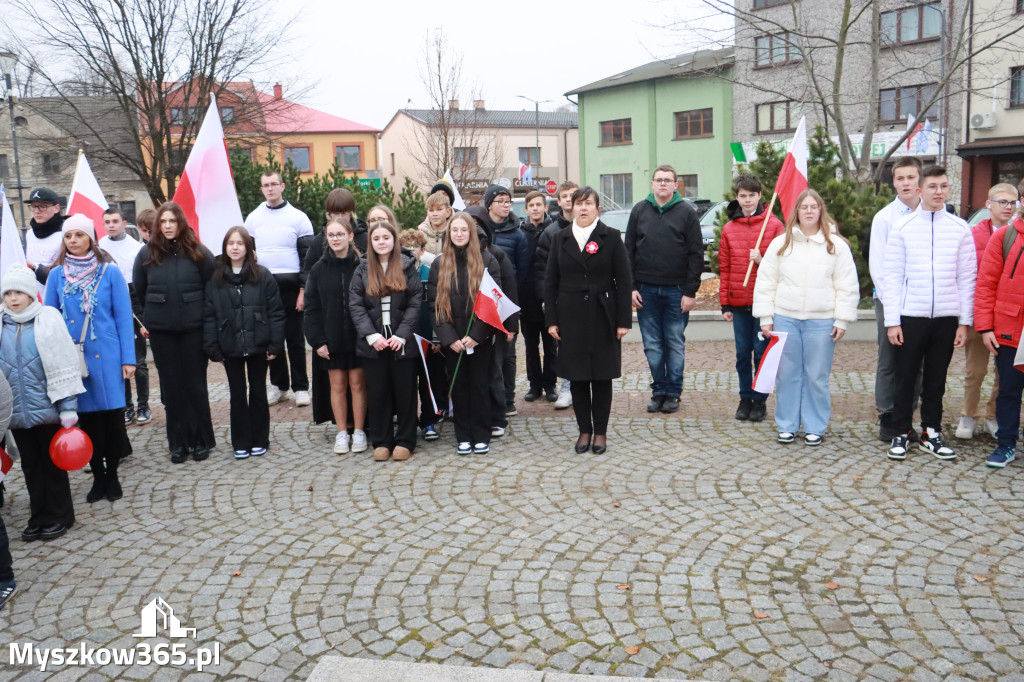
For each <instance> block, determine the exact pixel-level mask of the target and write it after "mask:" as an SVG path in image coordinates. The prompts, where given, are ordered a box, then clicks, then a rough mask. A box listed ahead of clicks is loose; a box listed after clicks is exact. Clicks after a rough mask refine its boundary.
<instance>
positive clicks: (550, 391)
mask: <svg viewBox="0 0 1024 682" xmlns="http://www.w3.org/2000/svg"><path fill="white" fill-rule="evenodd" d="M544 400H547V401H548V402H549V403H553V402H555V401H556V400H558V391H557V390H556V389H555V387H554V386H548V387H547V388H545V389H544Z"/></svg>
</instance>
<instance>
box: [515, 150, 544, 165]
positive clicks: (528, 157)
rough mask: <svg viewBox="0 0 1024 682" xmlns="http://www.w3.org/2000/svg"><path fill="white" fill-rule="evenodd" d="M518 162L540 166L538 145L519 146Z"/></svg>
mask: <svg viewBox="0 0 1024 682" xmlns="http://www.w3.org/2000/svg"><path fill="white" fill-rule="evenodd" d="M519 163H525V164H526V165H527V166H537V167H538V168H540V147H520V148H519Z"/></svg>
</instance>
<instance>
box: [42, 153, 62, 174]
mask: <svg viewBox="0 0 1024 682" xmlns="http://www.w3.org/2000/svg"><path fill="white" fill-rule="evenodd" d="M58 173H60V157H59V156H57V155H56V154H43V175H57V174H58Z"/></svg>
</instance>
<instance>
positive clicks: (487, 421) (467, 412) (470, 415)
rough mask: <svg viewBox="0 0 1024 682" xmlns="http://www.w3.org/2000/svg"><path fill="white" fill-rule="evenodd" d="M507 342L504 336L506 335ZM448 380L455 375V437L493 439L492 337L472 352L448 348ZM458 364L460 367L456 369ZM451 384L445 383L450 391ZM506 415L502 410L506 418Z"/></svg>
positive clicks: (463, 440) (471, 440)
mask: <svg viewBox="0 0 1024 682" xmlns="http://www.w3.org/2000/svg"><path fill="white" fill-rule="evenodd" d="M502 341H503V342H504V339H502ZM442 352H443V353H444V360H445V365H446V366H447V368H448V380H449V381H451V380H452V379H451V377H453V376H454V377H455V385H454V386H453V387H452V408H453V409H454V410H455V420H454V421H455V439H456V440H458V441H459V442H460V443H490V442H491V426H493V425H494V424H493V422H492V416H493V406H492V404H491V381H490V378H491V370H492V368H493V366H494V359H493V357H492V356H493V355H494V346H493V345H491V342H490V341H485V342H484V343H482V344H480V345H479V346H477V347H476V348H475V349H473V354H472V355H467V354H466V353H463V354H462V361H461V362H459V354H458V353H456V352H454V351H453V350H452V349H450V348H445V349H444V351H442ZM456 365H458V367H459V371H458V372H456V371H455V366H456ZM447 388H448V387H447V386H445V389H446V392H447ZM504 418H505V415H504V414H502V419H504Z"/></svg>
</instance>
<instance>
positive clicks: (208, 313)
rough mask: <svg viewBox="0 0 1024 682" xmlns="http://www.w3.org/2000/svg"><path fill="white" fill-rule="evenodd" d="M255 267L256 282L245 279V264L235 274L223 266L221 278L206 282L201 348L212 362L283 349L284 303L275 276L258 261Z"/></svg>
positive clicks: (247, 273) (279, 353)
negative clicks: (256, 272)
mask: <svg viewBox="0 0 1024 682" xmlns="http://www.w3.org/2000/svg"><path fill="white" fill-rule="evenodd" d="M221 267H223V266H221ZM256 268H257V271H258V272H259V281H257V282H250V281H249V269H248V268H242V271H241V272H239V273H238V274H237V275H236V274H235V273H233V272H232V271H231V269H230V268H227V272H225V273H223V274H224V278H223V280H222V281H220V282H217V281H216V280H217V278H216V277H212V278H211V279H210V281H209V282H207V284H206V306H205V307H206V310H205V314H204V316H203V318H204V324H203V350H204V351H206V357H208V358H210V359H211V360H213V361H214V362H221V361H222V360H224V358H245V357H249V356H250V355H263V354H264V353H269V354H271V355H281V354H282V353H284V306H282V305H281V296H280V295H279V294H278V290H277V280H275V279H274V276H273V275H272V274H270V270H267V269H266V268H265V267H263V266H262V265H257V266H256Z"/></svg>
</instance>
